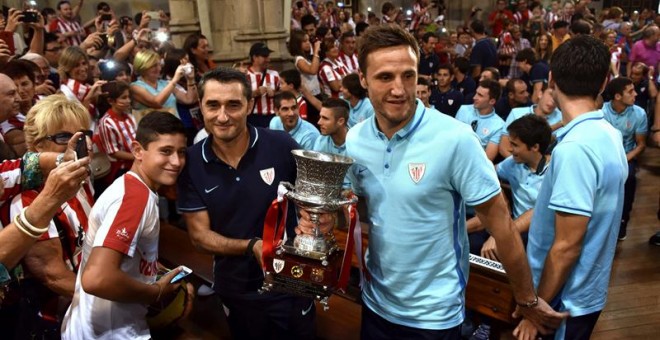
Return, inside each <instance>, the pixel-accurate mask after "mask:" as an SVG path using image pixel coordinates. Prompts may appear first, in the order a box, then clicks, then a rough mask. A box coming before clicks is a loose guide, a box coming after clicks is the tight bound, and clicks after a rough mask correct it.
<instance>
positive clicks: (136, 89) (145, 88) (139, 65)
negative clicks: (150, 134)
mask: <svg viewBox="0 0 660 340" xmlns="http://www.w3.org/2000/svg"><path fill="white" fill-rule="evenodd" d="M187 65H190V66H187ZM188 67H190V71H189V72H186V69H187V68H188ZM133 68H134V71H135V73H136V74H137V75H138V80H137V81H135V82H133V83H132V84H131V93H132V94H133V100H134V105H133V108H134V109H135V110H136V111H135V112H134V115H135V118H136V119H137V120H139V119H140V118H141V117H142V116H144V115H145V114H147V113H148V112H151V111H154V110H159V111H167V112H169V113H171V114H173V115H175V116H176V117H177V118H178V117H179V114H178V112H177V109H176V102H177V100H178V101H179V102H181V103H184V104H194V103H195V102H196V101H197V88H196V85H195V70H194V69H193V67H192V65H191V64H188V62H187V60H186V61H185V62H182V63H181V65H179V66H178V67H177V69H176V71H175V72H174V76H173V77H172V79H170V80H163V79H162V77H163V75H162V73H161V71H162V67H161V64H160V56H159V55H158V53H156V52H154V51H152V50H144V51H140V52H138V54H137V55H135V59H134V60H133ZM184 76H185V77H186V80H187V86H186V87H187V90H188V91H181V90H180V89H177V87H176V85H177V83H178V82H179V80H181V78H182V77H184Z"/></svg>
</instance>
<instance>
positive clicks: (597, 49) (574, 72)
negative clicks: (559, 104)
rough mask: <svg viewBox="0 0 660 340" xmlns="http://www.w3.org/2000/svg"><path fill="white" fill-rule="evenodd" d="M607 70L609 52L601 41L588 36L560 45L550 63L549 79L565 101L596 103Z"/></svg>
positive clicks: (608, 66) (578, 37)
mask: <svg viewBox="0 0 660 340" xmlns="http://www.w3.org/2000/svg"><path fill="white" fill-rule="evenodd" d="M609 68H610V51H609V49H608V48H607V46H605V44H604V43H603V42H602V41H600V40H597V39H595V38H593V37H591V36H587V35H581V36H577V37H575V38H572V39H569V40H567V41H565V42H564V43H562V44H561V45H559V46H558V47H557V49H555V51H554V53H553V55H552V60H551V61H550V72H551V75H552V79H553V81H554V82H555V84H556V85H557V87H558V88H559V90H561V92H563V93H564V94H565V95H566V96H568V97H586V96H588V97H591V98H593V99H596V98H597V97H598V94H599V93H600V90H601V87H602V85H603V83H604V82H605V78H606V77H607V74H608V72H609Z"/></svg>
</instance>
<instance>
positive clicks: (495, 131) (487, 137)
mask: <svg viewBox="0 0 660 340" xmlns="http://www.w3.org/2000/svg"><path fill="white" fill-rule="evenodd" d="M501 92H502V86H500V84H499V83H498V82H497V81H495V80H491V79H484V80H482V81H480V82H479V87H477V93H476V94H475V95H474V104H468V105H463V106H461V108H460V109H458V112H457V113H456V119H458V120H460V121H461V122H463V123H465V124H468V125H470V126H471V127H472V131H474V132H476V133H477V136H479V141H480V142H481V146H482V147H483V149H484V150H485V151H486V156H488V159H490V160H491V161H493V160H494V159H495V157H497V152H498V150H499V149H498V145H499V144H500V138H501V137H502V127H503V126H504V121H503V120H502V118H500V116H498V115H497V114H496V113H495V109H494V107H495V103H497V100H498V99H499V98H500V94H501Z"/></svg>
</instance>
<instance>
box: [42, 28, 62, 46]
mask: <svg viewBox="0 0 660 340" xmlns="http://www.w3.org/2000/svg"><path fill="white" fill-rule="evenodd" d="M58 39H59V37H58V36H57V34H55V33H50V32H45V33H44V48H46V45H47V44H48V43H51V42H54V41H57V40H58Z"/></svg>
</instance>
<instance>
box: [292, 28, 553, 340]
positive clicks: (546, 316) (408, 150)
mask: <svg viewBox="0 0 660 340" xmlns="http://www.w3.org/2000/svg"><path fill="white" fill-rule="evenodd" d="M358 56H359V65H360V81H361V83H362V85H363V86H364V87H365V88H367V90H368V91H369V98H371V101H372V104H373V107H374V112H375V115H374V116H372V117H369V118H368V119H366V120H365V121H364V122H362V123H360V124H357V125H356V126H355V127H352V128H351V130H349V132H348V136H347V138H346V154H347V156H349V157H352V158H353V159H355V164H354V165H353V167H352V168H351V170H349V176H350V177H351V183H352V184H353V186H354V190H355V193H356V194H358V195H359V196H360V197H361V199H363V200H364V201H365V202H366V205H367V209H368V218H369V222H370V228H369V249H368V250H367V253H366V256H365V258H366V259H365V262H366V275H365V276H366V280H365V283H364V285H363V294H362V299H363V302H364V305H363V307H362V329H361V338H362V339H413V338H416V339H420V338H432V339H458V338H459V337H460V325H461V323H462V321H463V318H464V311H465V306H464V304H465V286H466V284H467V275H468V242H467V233H466V228H465V204H470V205H473V206H475V210H476V212H477V215H479V217H480V218H481V219H482V220H483V221H484V222H485V223H487V224H488V225H489V226H490V231H491V233H492V235H493V237H495V239H496V241H497V242H498V244H499V245H500V247H501V249H502V251H501V253H500V259H501V260H502V263H503V264H504V266H505V268H506V270H507V274H508V277H509V280H510V282H511V285H512V287H513V291H514V296H515V299H516V301H517V302H518V304H519V306H520V311H521V313H522V314H524V315H526V316H527V317H529V318H532V319H535V320H536V321H535V322H534V325H536V326H537V327H544V328H545V327H547V329H546V330H549V329H550V328H553V327H556V326H557V325H558V324H559V323H560V321H561V319H562V318H563V317H565V315H563V314H561V313H557V312H555V311H554V310H552V309H551V308H550V307H549V306H548V305H547V303H545V301H544V300H543V299H539V298H537V296H536V294H535V292H534V290H533V289H532V286H531V285H532V282H531V277H530V273H529V267H528V265H527V264H526V261H525V256H524V250H523V246H522V241H521V240H520V235H518V233H517V232H516V231H515V230H514V228H513V226H512V221H511V218H510V216H509V214H508V209H507V207H506V202H505V200H504V198H503V196H502V194H501V192H500V187H499V182H498V180H497V175H496V174H495V169H494V167H493V165H492V163H491V162H489V161H488V159H487V158H486V156H485V154H484V152H483V151H482V147H481V145H480V143H479V139H478V137H477V136H476V134H474V132H473V131H472V130H471V128H470V127H469V126H467V125H464V124H462V123H460V122H458V121H457V120H455V119H453V118H451V117H449V116H447V115H443V114H441V113H440V112H438V111H437V110H435V109H431V108H425V107H424V105H423V104H422V102H421V101H419V100H416V99H415V90H416V86H417V64H418V60H419V48H418V46H417V41H416V39H415V38H414V37H413V36H412V35H411V34H410V33H408V32H407V31H406V30H405V29H403V28H401V27H399V26H378V27H373V28H369V29H368V30H367V31H365V32H364V34H363V37H362V38H361V39H360V42H359V44H358ZM312 230H313V224H312V223H311V221H310V220H309V217H308V216H305V214H303V216H302V218H301V220H300V224H299V232H304V233H311V232H312Z"/></svg>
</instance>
